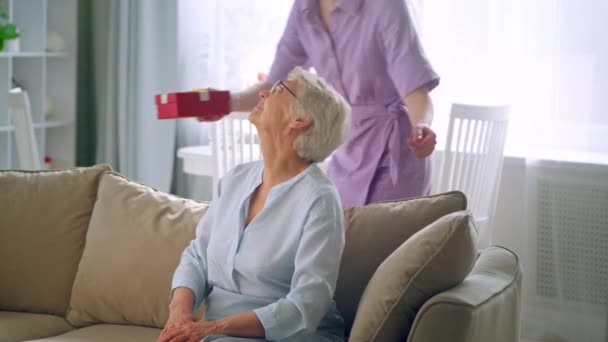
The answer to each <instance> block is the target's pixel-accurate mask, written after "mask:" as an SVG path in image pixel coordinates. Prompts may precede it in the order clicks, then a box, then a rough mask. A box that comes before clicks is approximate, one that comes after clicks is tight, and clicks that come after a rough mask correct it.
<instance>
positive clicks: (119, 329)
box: [29, 324, 160, 342]
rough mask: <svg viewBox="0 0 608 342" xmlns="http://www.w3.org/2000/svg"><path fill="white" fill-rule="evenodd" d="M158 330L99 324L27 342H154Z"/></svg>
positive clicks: (158, 333)
mask: <svg viewBox="0 0 608 342" xmlns="http://www.w3.org/2000/svg"><path fill="white" fill-rule="evenodd" d="M159 335H160V329H154V328H144V327H136V326H127V325H109V324H100V325H94V326H92V327H87V328H82V329H77V330H74V331H71V332H69V333H67V334H63V335H59V336H54V337H49V338H43V339H39V340H34V341H29V342H108V341H112V342H133V341H156V340H157V339H158V336H159Z"/></svg>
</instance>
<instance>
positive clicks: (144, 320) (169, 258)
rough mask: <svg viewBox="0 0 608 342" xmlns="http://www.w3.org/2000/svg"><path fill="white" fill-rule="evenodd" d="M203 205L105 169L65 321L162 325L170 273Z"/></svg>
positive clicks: (173, 269)
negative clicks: (107, 171) (106, 171)
mask: <svg viewBox="0 0 608 342" xmlns="http://www.w3.org/2000/svg"><path fill="white" fill-rule="evenodd" d="M207 207H208V205H207V204H203V203H198V202H195V201H192V200H187V199H183V198H179V197H176V196H173V195H169V194H165V193H163V192H160V191H157V190H155V189H153V188H151V187H148V186H145V185H142V184H138V183H135V182H133V181H130V180H128V179H126V178H124V177H122V176H121V175H119V174H116V173H106V174H105V175H104V176H103V177H102V179H101V181H100V184H99V194H98V200H97V202H96V203H95V208H94V210H93V215H92V217H91V224H90V226H89V231H88V234H87V243H86V246H85V248H84V252H83V255H82V260H81V262H80V265H79V266H78V273H77V274H76V280H75V281H74V288H73V290H72V298H71V301H70V309H69V311H68V315H67V319H68V321H69V322H70V323H71V324H72V325H74V326H77V327H82V326H86V325H90V324H95V323H109V324H134V325H140V326H148V327H157V328H161V327H163V326H164V324H165V322H166V320H167V318H168V314H169V313H168V306H169V292H170V289H171V279H172V277H173V272H174V271H175V268H176V267H177V264H178V263H179V260H180V257H181V254H182V252H183V250H184V248H185V247H186V246H187V245H188V243H189V242H190V241H191V240H192V239H193V238H194V236H195V229H196V225H197V224H198V221H199V220H200V218H201V217H202V215H203V214H204V212H205V211H206V210H207Z"/></svg>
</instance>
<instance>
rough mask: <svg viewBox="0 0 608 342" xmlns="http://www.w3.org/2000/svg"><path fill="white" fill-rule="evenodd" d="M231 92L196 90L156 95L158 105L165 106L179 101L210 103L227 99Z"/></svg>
mask: <svg viewBox="0 0 608 342" xmlns="http://www.w3.org/2000/svg"><path fill="white" fill-rule="evenodd" d="M229 94H230V92H228V91H223V90H207V89H201V90H195V91H184V92H174V93H167V94H159V95H156V96H155V98H156V104H157V105H163V104H169V103H175V102H179V101H186V102H208V101H211V100H213V99H215V98H222V99H224V98H226V96H229Z"/></svg>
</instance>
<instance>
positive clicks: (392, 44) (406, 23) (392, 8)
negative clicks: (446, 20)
mask: <svg viewBox="0 0 608 342" xmlns="http://www.w3.org/2000/svg"><path fill="white" fill-rule="evenodd" d="M384 14H385V16H386V19H383V20H382V23H381V24H380V25H379V29H380V36H381V39H382V44H383V47H384V53H385V58H386V63H387V66H388V72H389V75H390V77H391V79H392V81H393V84H394V85H395V88H396V89H397V91H398V92H399V95H400V96H401V97H405V96H407V95H409V94H410V93H412V92H413V91H414V90H416V89H418V88H420V87H421V86H427V88H428V89H429V91H430V90H432V89H433V88H435V87H436V86H437V85H438V84H439V76H438V75H437V73H435V71H434V70H433V68H432V67H431V64H430V63H429V61H428V60H427V57H426V55H425V53H424V50H423V48H422V45H421V43H420V38H419V37H418V34H417V32H416V28H415V27H414V25H413V23H412V20H411V17H410V14H409V12H408V10H407V6H406V4H405V1H403V0H386V9H385V12H384ZM383 18H384V17H383Z"/></svg>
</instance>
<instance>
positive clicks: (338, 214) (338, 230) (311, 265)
mask: <svg viewBox="0 0 608 342" xmlns="http://www.w3.org/2000/svg"><path fill="white" fill-rule="evenodd" d="M343 248H344V217H343V213H342V208H341V206H340V203H339V201H338V198H337V196H336V195H334V194H328V195H323V196H321V197H319V198H317V199H316V200H315V202H314V203H313V205H312V207H311V209H310V212H309V214H308V217H307V219H306V222H305V226H304V227H303V231H302V237H301V239H300V242H299V245H298V250H297V252H296V256H295V262H294V274H293V277H292V280H291V289H290V292H289V293H288V294H287V296H286V298H282V299H280V300H278V301H276V302H274V303H272V304H270V305H267V306H265V307H262V308H259V309H256V310H255V313H256V314H257V316H258V318H259V320H260V322H261V323H262V325H263V326H264V330H265V332H266V339H267V340H270V341H276V340H281V339H284V338H287V337H292V336H295V335H299V334H310V333H313V332H314V331H316V329H317V327H318V325H319V323H320V321H321V319H322V318H323V316H325V314H326V313H327V310H328V308H329V306H330V304H331V302H332V300H333V295H334V291H335V288H336V282H337V278H338V271H339V266H340V258H341V257H342V250H343Z"/></svg>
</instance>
